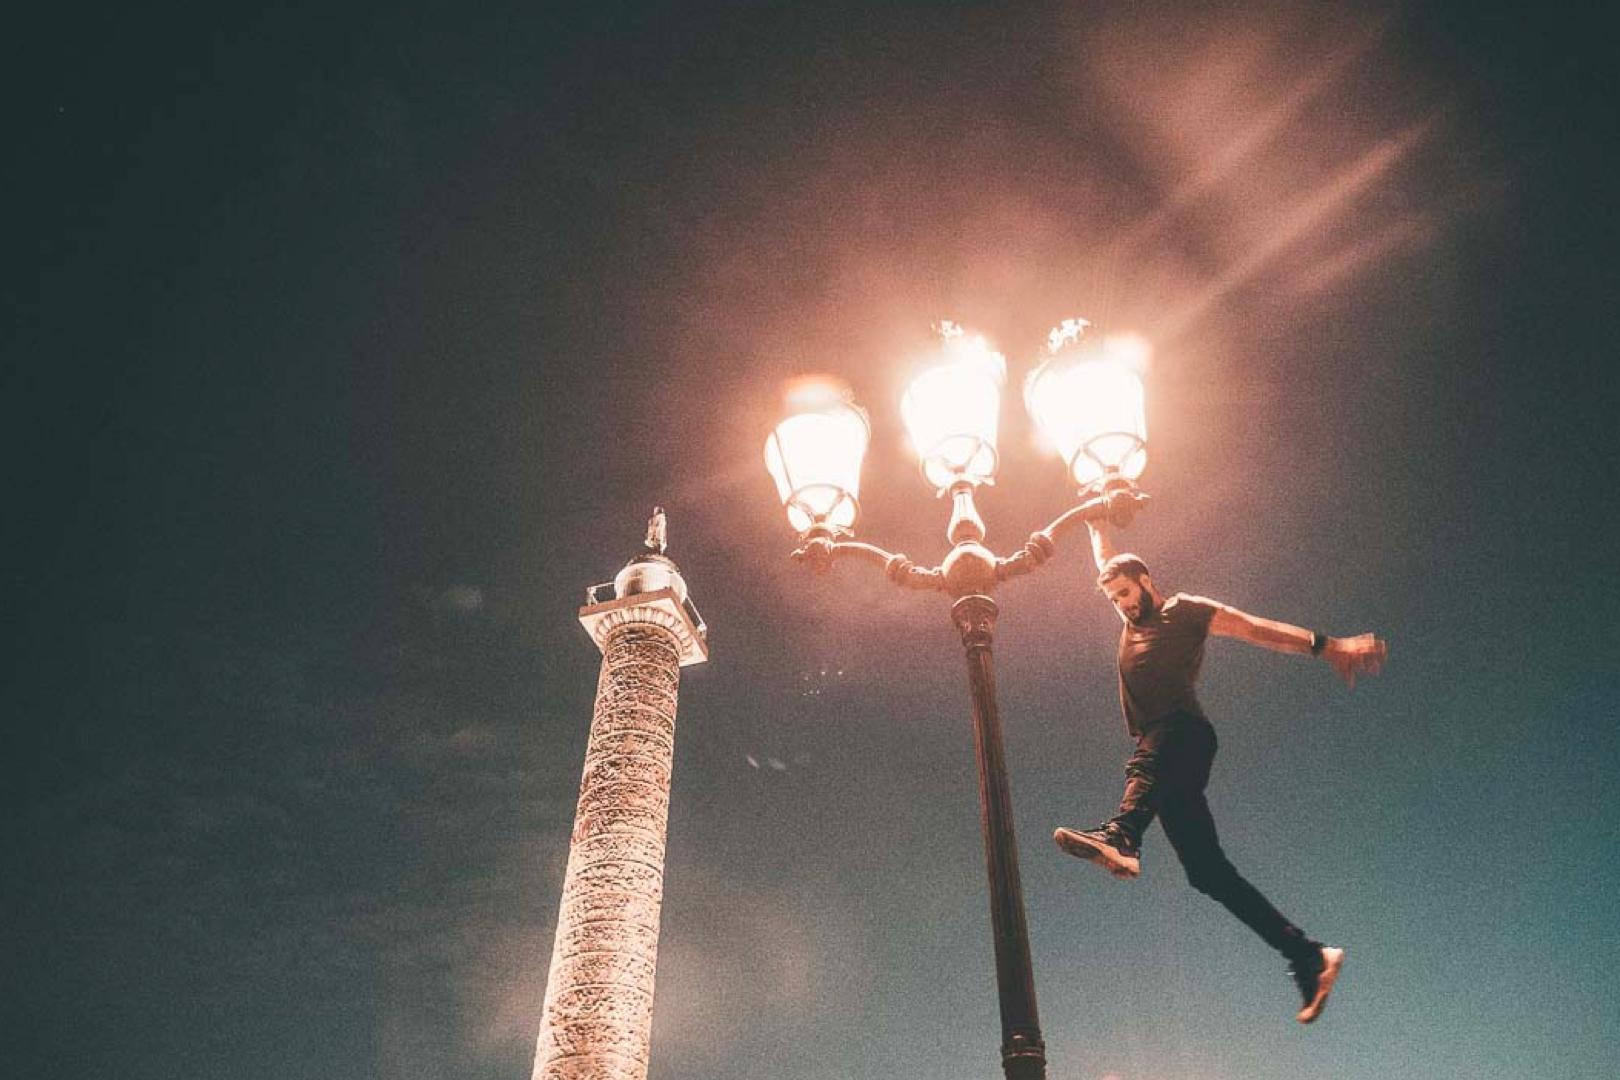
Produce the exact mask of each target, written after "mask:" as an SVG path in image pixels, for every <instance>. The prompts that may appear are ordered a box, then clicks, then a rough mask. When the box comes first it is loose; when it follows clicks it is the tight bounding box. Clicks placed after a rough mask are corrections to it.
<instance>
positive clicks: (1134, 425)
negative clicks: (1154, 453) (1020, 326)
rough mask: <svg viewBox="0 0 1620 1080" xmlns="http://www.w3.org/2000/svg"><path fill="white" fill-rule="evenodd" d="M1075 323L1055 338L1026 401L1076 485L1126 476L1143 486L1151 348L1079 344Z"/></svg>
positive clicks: (1134, 342) (1122, 342) (1131, 341)
mask: <svg viewBox="0 0 1620 1080" xmlns="http://www.w3.org/2000/svg"><path fill="white" fill-rule="evenodd" d="M1082 328H1083V322H1082V321H1080V320H1071V321H1070V322H1069V323H1065V324H1064V326H1063V327H1060V328H1059V329H1058V330H1054V331H1053V332H1052V336H1051V339H1050V346H1049V351H1050V353H1051V355H1050V356H1049V357H1048V358H1047V360H1046V362H1045V363H1043V364H1042V365H1041V366H1040V367H1038V368H1036V369H1035V371H1034V372H1032V373H1031V374H1030V377H1029V381H1028V382H1027V383H1025V385H1024V402H1025V404H1026V405H1027V406H1028V407H1029V412H1030V415H1031V416H1033V417H1034V418H1035V422H1036V424H1038V425H1039V426H1040V428H1041V431H1042V433H1043V434H1044V435H1045V436H1046V438H1047V440H1048V441H1049V442H1050V443H1051V444H1052V446H1053V447H1054V448H1055V449H1056V450H1057V452H1058V454H1059V455H1060V456H1061V457H1062V458H1063V462H1064V464H1065V465H1066V466H1068V469H1069V472H1070V474H1071V475H1072V476H1073V477H1074V480H1075V483H1077V484H1079V485H1080V486H1081V487H1084V486H1086V485H1087V484H1090V483H1092V482H1094V481H1096V480H1099V479H1101V478H1102V477H1103V476H1104V475H1106V474H1108V473H1111V472H1118V473H1120V474H1121V475H1123V476H1125V477H1127V478H1129V479H1131V480H1135V479H1136V478H1137V477H1139V476H1141V475H1142V470H1143V468H1145V467H1146V465H1147V418H1146V411H1145V408H1144V395H1143V390H1142V378H1141V375H1140V374H1139V371H1140V370H1141V367H1142V365H1143V362H1144V361H1145V359H1146V357H1147V344H1146V342H1143V341H1141V340H1140V339H1135V338H1110V339H1105V340H1104V341H1102V342H1101V343H1100V344H1092V343H1089V342H1088V343H1085V344H1081V343H1080V342H1079V341H1078V338H1079V331H1080V330H1081V329H1082Z"/></svg>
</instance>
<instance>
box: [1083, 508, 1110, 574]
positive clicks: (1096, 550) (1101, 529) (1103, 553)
mask: <svg viewBox="0 0 1620 1080" xmlns="http://www.w3.org/2000/svg"><path fill="white" fill-rule="evenodd" d="M1086 528H1088V529H1090V530H1091V557H1092V558H1093V559H1095V560H1096V562H1097V573H1099V574H1100V573H1102V568H1103V565H1104V564H1105V563H1107V562H1108V560H1109V559H1112V558H1113V557H1114V555H1115V554H1116V552H1115V551H1114V542H1113V540H1112V539H1111V538H1110V537H1109V535H1108V526H1107V525H1105V524H1103V523H1101V522H1097V521H1090V520H1087V522H1086Z"/></svg>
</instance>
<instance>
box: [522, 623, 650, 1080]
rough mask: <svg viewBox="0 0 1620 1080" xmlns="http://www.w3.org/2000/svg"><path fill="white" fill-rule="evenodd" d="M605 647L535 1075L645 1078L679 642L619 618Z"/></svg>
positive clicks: (550, 1079) (562, 1079) (586, 1079)
mask: <svg viewBox="0 0 1620 1080" xmlns="http://www.w3.org/2000/svg"><path fill="white" fill-rule="evenodd" d="M602 644H603V652H602V674H601V678H600V680H599V681H598V684H597V692H596V709H595V715H594V717H593V718H592V721H591V734H590V741H589V743H588V745H587V747H586V751H585V771H584V777H583V779H582V780H581V782H580V793H579V805H578V808H577V810H576V812H575V816H574V832H573V839H572V842H571V844H570V847H569V852H568V870H567V874H566V876H565V878H564V881H563V896H562V906H561V910H560V912H559V915H558V918H557V934H556V940H555V942H554V943H553V945H552V953H551V973H550V976H549V978H548V979H547V982H546V999H545V1007H544V1013H543V1016H542V1019H541V1025H540V1039H539V1043H538V1046H537V1048H536V1053H535V1066H534V1076H535V1078H536V1080H542V1078H544V1080H644V1078H645V1077H646V1075H647V1052H648V1041H649V1038H650V1035H651V1030H652V1002H653V982H654V973H655V970H656V967H657V957H658V922H659V910H660V906H661V903H662V900H663V890H664V837H665V832H666V828H667V826H668V821H669V788H670V770H671V766H672V764H673V756H674V745H675V707H676V688H677V684H678V682H679V678H680V666H679V665H680V656H681V651H680V650H681V646H680V641H679V639H678V638H677V636H676V635H675V634H674V633H673V632H671V631H670V630H669V629H668V628H667V627H663V626H659V625H654V624H648V623H640V622H627V623H624V624H622V625H619V626H615V627H613V628H612V629H611V630H610V631H609V633H608V634H607V636H606V640H605V641H604V642H603V643H602Z"/></svg>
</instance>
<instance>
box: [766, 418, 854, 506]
mask: <svg viewBox="0 0 1620 1080" xmlns="http://www.w3.org/2000/svg"><path fill="white" fill-rule="evenodd" d="M822 391H823V392H821V393H820V394H819V395H818V394H811V395H809V399H808V400H807V399H806V395H804V394H802V393H801V394H800V395H798V397H799V402H798V404H799V405H800V411H798V412H795V413H794V414H793V415H792V416H789V417H788V418H787V419H786V420H783V421H782V422H781V423H780V424H778V425H776V430H775V431H773V432H771V434H770V437H769V438H767V439H766V440H765V467H766V468H767V469H769V470H770V473H771V478H772V479H773V480H775V481H776V493H777V495H778V496H779V497H780V498H781V500H782V505H783V506H784V507H785V508H786V509H787V516H788V522H789V523H790V524H791V525H792V526H793V527H794V529H796V530H798V531H799V532H801V533H803V532H805V531H806V530H808V529H809V528H810V527H811V526H812V525H817V524H822V525H829V526H832V527H833V528H834V529H838V530H847V529H849V528H851V527H852V526H853V525H854V524H855V517H856V515H857V514H858V513H859V511H860V504H859V502H858V501H857V500H858V498H859V494H860V487H861V462H862V460H863V459H864V458H865V457H866V445H867V442H868V440H869V439H870V437H871V430H870V428H869V427H868V425H867V422H866V411H865V410H864V409H862V408H861V407H860V406H858V405H855V404H854V403H853V402H851V401H849V400H848V399H847V397H845V396H844V395H842V394H840V393H839V392H838V391H837V390H835V389H830V388H826V387H823V388H822Z"/></svg>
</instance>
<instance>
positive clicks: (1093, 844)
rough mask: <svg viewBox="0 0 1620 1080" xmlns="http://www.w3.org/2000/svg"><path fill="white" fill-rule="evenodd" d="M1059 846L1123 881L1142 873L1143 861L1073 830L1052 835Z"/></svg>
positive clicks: (1062, 830) (1056, 832)
mask: <svg viewBox="0 0 1620 1080" xmlns="http://www.w3.org/2000/svg"><path fill="white" fill-rule="evenodd" d="M1052 839H1053V840H1056V841H1057V846H1058V847H1060V848H1062V849H1063V850H1064V851H1066V852H1068V853H1069V854H1070V855H1073V856H1075V857H1076V858H1079V859H1085V860H1086V861H1087V862H1093V863H1096V864H1097V865H1098V866H1100V867H1102V868H1103V869H1104V870H1107V871H1108V872H1109V873H1110V874H1113V875H1114V876H1115V877H1117V878H1119V879H1120V880H1122V881H1129V880H1130V879H1131V878H1133V877H1137V876H1138V875H1140V874H1141V873H1142V860H1141V859H1135V858H1132V857H1131V856H1129V855H1125V854H1123V853H1121V852H1120V850H1119V849H1118V848H1115V847H1110V846H1108V845H1107V844H1099V843H1098V842H1097V841H1095V840H1091V839H1088V838H1087V837H1084V836H1081V835H1080V834H1079V833H1077V832H1075V831H1074V830H1073V829H1058V830H1056V831H1055V832H1053V833H1052Z"/></svg>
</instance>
